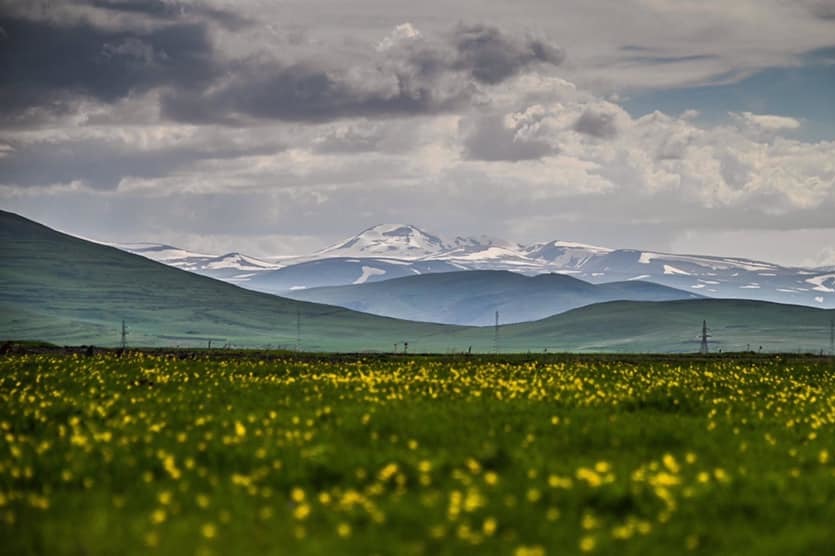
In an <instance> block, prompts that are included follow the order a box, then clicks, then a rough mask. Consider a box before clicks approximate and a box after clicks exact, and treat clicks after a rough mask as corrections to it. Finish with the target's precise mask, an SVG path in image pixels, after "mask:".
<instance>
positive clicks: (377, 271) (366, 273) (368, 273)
mask: <svg viewBox="0 0 835 556" xmlns="http://www.w3.org/2000/svg"><path fill="white" fill-rule="evenodd" d="M385 273H386V271H385V270H383V269H382V268H374V267H373V266H363V267H362V275H360V277H359V278H357V279H356V280H354V282H353V283H354V284H365V283H366V282H367V281H368V279H369V278H371V277H372V276H382V275H383V274H385Z"/></svg>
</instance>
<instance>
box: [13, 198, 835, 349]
mask: <svg viewBox="0 0 835 556" xmlns="http://www.w3.org/2000/svg"><path fill="white" fill-rule="evenodd" d="M0 260H2V262H3V264H2V266H0V340H42V341H48V342H52V343H56V344H65V345H81V344H96V345H103V346H116V345H118V343H119V325H120V322H121V320H122V319H124V320H125V321H126V322H127V326H128V330H129V336H128V343H129V345H134V346H137V345H138V346H175V345H180V346H183V347H208V342H209V341H210V340H211V341H212V342H213V343H214V347H217V346H221V345H225V344H232V345H235V346H238V347H267V346H269V347H272V348H276V347H283V348H285V349H295V348H296V347H297V346H298V347H300V348H301V349H304V350H313V351H387V352H388V351H393V350H394V349H395V348H397V349H399V350H400V352H401V353H402V351H403V349H404V343H405V342H408V343H409V350H410V352H412V353H414V352H440V353H445V352H450V351H457V352H462V351H467V350H468V349H472V350H473V351H476V352H477V351H482V352H490V351H493V349H494V348H495V347H496V346H498V349H499V350H500V351H505V352H506V351H515V352H525V351H545V350H548V351H584V352H589V351H602V352H688V351H689V352H693V351H696V350H697V348H698V343H697V336H698V332H699V329H700V326H701V322H702V320H707V321H708V323H709V325H710V327H711V329H712V331H713V337H714V339H715V340H716V342H717V343H715V344H712V345H711V349H713V350H720V349H721V350H725V351H731V350H744V349H754V350H759V347H760V346H762V347H763V350H764V351H807V352H808V351H811V352H815V353H818V352H819V351H822V350H824V349H828V345H829V344H828V342H829V323H830V322H831V320H832V319H833V318H835V311H832V310H829V311H825V310H821V309H815V308H810V307H801V306H796V305H782V304H775V303H766V302H759V301H747V300H716V299H693V300H685V301H659V302H626V301H613V302H606V303H597V304H594V305H590V306H586V307H582V308H579V309H574V310H571V311H568V312H566V313H562V314H560V315H556V316H552V317H548V318H545V319H542V320H538V321H534V322H528V323H522V324H514V325H502V326H500V327H499V331H498V342H496V341H495V340H496V331H495V330H494V328H493V327H491V326H488V327H482V328H475V327H461V326H451V325H442V324H431V323H420V322H410V321H404V320H397V319H391V318H385V317H378V316H373V315H367V314H363V313H358V312H355V311H351V310H347V309H344V308H340V307H334V306H329V305H320V304H314V303H306V302H301V301H294V300H290V299H286V298H281V297H276V296H272V295H267V294H263V293H258V292H253V291H247V290H244V289H241V288H238V287H236V286H233V285H230V284H227V283H224V282H220V281H217V280H213V279H210V278H207V277H203V276H197V275H195V274H192V273H188V272H183V271H180V270H177V269H174V268H170V267H168V266H165V265H163V264H160V263H156V262H153V261H150V260H148V259H146V258H143V257H139V256H135V255H131V254H129V253H125V252H123V251H120V250H118V249H114V248H111V247H107V246H103V245H99V244H95V243H91V242H88V241H84V240H81V239H78V238H74V237H72V236H68V235H66V234H62V233H59V232H56V231H54V230H51V229H49V228H47V227H45V226H42V225H40V224H37V223H35V222H32V221H31V220H27V219H25V218H23V217H20V216H17V215H15V214H11V213H8V212H3V211H0ZM299 325H300V326H299ZM298 331H300V332H301V334H300V335H297V332H298Z"/></svg>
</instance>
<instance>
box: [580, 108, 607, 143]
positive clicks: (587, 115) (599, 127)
mask: <svg viewBox="0 0 835 556" xmlns="http://www.w3.org/2000/svg"><path fill="white" fill-rule="evenodd" d="M574 131H577V132H579V133H584V134H586V135H591V136H592V137H597V138H598V139H608V138H611V137H614V136H615V135H617V134H618V128H617V125H616V124H615V115H614V114H610V113H607V112H598V111H596V110H594V109H588V110H586V111H584V112H583V114H582V115H581V116H580V117H579V118H578V119H577V122H576V123H575V124H574Z"/></svg>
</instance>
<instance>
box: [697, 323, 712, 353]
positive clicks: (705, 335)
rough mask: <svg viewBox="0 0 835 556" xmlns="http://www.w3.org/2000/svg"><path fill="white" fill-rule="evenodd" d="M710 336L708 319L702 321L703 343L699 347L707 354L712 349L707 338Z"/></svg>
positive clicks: (700, 351) (700, 350)
mask: <svg viewBox="0 0 835 556" xmlns="http://www.w3.org/2000/svg"><path fill="white" fill-rule="evenodd" d="M708 338H710V331H709V330H708V328H707V321H706V320H703V321H702V345H701V346H700V347H699V353H701V354H702V355H707V354H708V353H709V352H710V350H709V348H708V344H707V339H708Z"/></svg>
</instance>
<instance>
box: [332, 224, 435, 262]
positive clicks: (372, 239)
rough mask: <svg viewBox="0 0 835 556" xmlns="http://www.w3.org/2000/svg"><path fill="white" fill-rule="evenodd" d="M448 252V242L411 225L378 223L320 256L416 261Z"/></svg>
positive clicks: (333, 246)
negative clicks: (371, 257)
mask: <svg viewBox="0 0 835 556" xmlns="http://www.w3.org/2000/svg"><path fill="white" fill-rule="evenodd" d="M446 249H448V246H447V245H446V244H445V243H444V241H443V240H442V239H441V238H439V237H437V236H433V235H431V234H428V233H426V232H424V231H423V230H421V229H420V228H418V227H417V226H413V225H411V224H378V225H376V226H372V227H371V228H368V229H366V230H363V231H362V232H360V233H359V234H357V235H355V236H353V237H350V238H348V239H346V240H345V241H342V242H340V243H337V244H336V245H332V246H330V247H327V248H325V249H323V250H321V251H319V252H317V253H316V256H317V257H318V256H322V255H327V256H332V257H368V256H375V257H391V258H398V259H416V258H420V257H426V256H428V255H434V254H436V253H440V252H442V251H444V250H446Z"/></svg>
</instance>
